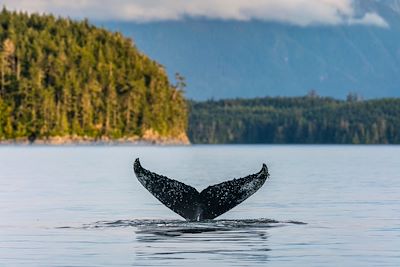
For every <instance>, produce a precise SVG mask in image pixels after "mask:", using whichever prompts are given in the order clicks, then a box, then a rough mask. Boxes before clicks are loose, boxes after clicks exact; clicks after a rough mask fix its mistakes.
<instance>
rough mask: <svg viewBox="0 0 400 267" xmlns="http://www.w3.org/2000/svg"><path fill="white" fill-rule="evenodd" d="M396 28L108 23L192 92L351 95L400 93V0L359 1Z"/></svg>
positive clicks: (205, 95)
mask: <svg viewBox="0 0 400 267" xmlns="http://www.w3.org/2000/svg"><path fill="white" fill-rule="evenodd" d="M355 6H356V11H358V12H361V13H363V12H364V13H365V12H376V13H377V14H379V15H380V16H381V17H383V18H384V19H385V20H386V21H387V23H388V24H389V27H388V28H384V27H376V26H366V25H340V26H323V25H313V26H308V27H301V26H295V25H289V24H283V23H277V22H263V21H249V22H240V21H222V20H205V19H190V18H188V19H186V20H185V21H165V22H152V23H140V24H139V23H126V22H125V23H123V22H107V23H105V22H103V23H100V24H103V25H104V26H105V27H107V28H109V29H112V30H119V31H121V32H123V33H125V34H127V35H129V36H131V37H132V38H133V39H134V41H135V43H136V44H137V46H138V47H139V48H140V49H141V50H143V51H145V52H146V54H149V55H150V56H151V57H152V58H155V59H156V60H157V61H158V62H160V63H161V64H163V65H164V66H165V67H166V69H167V72H168V74H169V76H170V77H173V75H174V73H175V72H179V73H181V74H182V75H183V76H184V77H186V79H187V85H188V86H187V89H186V90H187V94H186V95H187V97H189V98H192V99H196V100H205V99H210V98H215V99H221V98H234V97H246V98H251V97H262V96H299V95H304V94H306V93H307V91H309V90H312V89H314V90H316V91H318V93H319V94H320V95H325V96H333V97H337V98H345V97H346V95H347V94H348V93H349V92H356V93H358V94H360V95H362V96H364V97H365V98H375V97H398V96H400V90H399V88H398V86H397V85H398V84H400V46H399V43H400V37H397V36H400V15H399V11H400V9H398V7H400V2H399V1H395V0H392V1H378V0H366V1H355Z"/></svg>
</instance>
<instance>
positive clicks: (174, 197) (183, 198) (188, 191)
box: [133, 159, 269, 221]
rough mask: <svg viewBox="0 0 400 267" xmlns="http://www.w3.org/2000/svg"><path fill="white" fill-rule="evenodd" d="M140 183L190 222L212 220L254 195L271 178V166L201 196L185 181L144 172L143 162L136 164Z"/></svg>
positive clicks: (215, 187) (214, 188)
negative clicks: (269, 170)
mask: <svg viewBox="0 0 400 267" xmlns="http://www.w3.org/2000/svg"><path fill="white" fill-rule="evenodd" d="M133 169H134V171H135V174H136V177H137V178H138V180H139V182H140V183H141V184H142V185H143V186H144V187H145V188H146V189H147V190H148V191H149V192H150V193H151V194H153V195H154V196H155V197H156V198H157V199H158V200H159V201H160V202H161V203H163V204H164V205H165V206H167V207H168V208H170V209H171V210H172V211H174V212H175V213H177V214H179V215H180V216H182V217H183V218H185V219H186V220H188V221H201V220H211V219H214V218H216V217H218V216H220V215H221V214H223V213H225V212H227V211H228V210H230V209H232V208H234V207H235V206H237V205H238V204H240V203H242V202H243V201H244V200H246V199H247V198H249V197H250V196H251V195H253V194H254V193H255V192H256V191H257V190H258V189H260V188H261V187H262V185H263V184H264V183H265V181H266V180H267V178H268V177H269V173H268V168H267V165H265V164H263V166H262V169H261V171H259V172H258V173H256V174H252V175H249V176H246V177H243V178H239V179H233V180H230V181H226V182H222V183H219V184H216V185H212V186H209V187H207V188H206V189H204V190H203V191H201V192H200V193H199V192H198V191H197V190H196V189H195V188H193V187H191V186H189V185H186V184H184V183H182V182H179V181H176V180H173V179H170V178H167V177H165V176H163V175H159V174H156V173H153V172H150V171H148V170H146V169H144V168H143V167H142V166H141V164H140V161H139V159H136V160H135V162H134V164H133Z"/></svg>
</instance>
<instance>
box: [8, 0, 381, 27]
mask: <svg viewBox="0 0 400 267" xmlns="http://www.w3.org/2000/svg"><path fill="white" fill-rule="evenodd" d="M0 4H2V5H4V6H6V7H7V8H9V9H14V10H23V11H28V12H39V13H54V14H57V15H61V16H69V17H73V18H84V17H87V18H89V19H95V20H126V21H136V22H149V21H164V20H180V19H184V18H186V17H204V18H210V19H223V20H240V21H248V20H252V19H257V20H263V21H276V22H282V23H289V24H294V25H299V26H308V25H354V24H359V25H374V26H378V27H388V24H387V22H386V21H385V20H384V19H383V18H382V17H380V16H379V15H378V14H377V13H366V14H363V15H362V16H361V17H360V16H356V12H355V10H354V6H353V0H113V1H108V0H107V1H105V0H75V1H71V0H70V1H66V0H18V1H16V0H0Z"/></svg>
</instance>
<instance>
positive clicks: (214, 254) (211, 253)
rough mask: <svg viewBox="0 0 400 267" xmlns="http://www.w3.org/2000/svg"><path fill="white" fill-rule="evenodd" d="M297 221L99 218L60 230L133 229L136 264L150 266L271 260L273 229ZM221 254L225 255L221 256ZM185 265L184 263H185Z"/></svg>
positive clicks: (300, 223)
mask: <svg viewBox="0 0 400 267" xmlns="http://www.w3.org/2000/svg"><path fill="white" fill-rule="evenodd" d="M305 224H306V223H304V222H298V221H277V220H272V219H265V218H262V219H246V220H209V221H201V222H186V221H182V220H116V221H98V222H95V223H91V224H84V225H82V226H80V227H69V226H64V227H58V228H59V229H88V230H103V229H115V228H132V229H133V230H134V233H135V238H136V241H137V243H136V245H135V249H134V252H135V256H136V257H135V258H136V263H137V264H139V263H140V265H142V263H144V262H145V263H146V264H143V265H148V266H160V265H169V264H170V263H171V264H172V263H173V265H177V260H178V262H179V260H183V262H185V261H191V260H196V259H197V260H198V259H199V258H205V259H216V260H218V258H220V259H222V258H224V259H225V264H227V258H228V259H229V260H228V262H231V264H232V265H237V264H236V263H237V262H235V261H237V260H240V262H241V263H242V264H251V262H253V263H257V264H260V263H262V262H265V261H267V260H268V252H269V251H270V250H271V248H270V247H269V245H268V236H269V233H268V230H269V229H270V228H276V227H285V226H291V225H292V226H294V225H305ZM221 257H222V258H221ZM182 264H183V263H182Z"/></svg>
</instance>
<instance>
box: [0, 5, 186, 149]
mask: <svg viewBox="0 0 400 267" xmlns="http://www.w3.org/2000/svg"><path fill="white" fill-rule="evenodd" d="M186 127H187V107H186V100H185V99H184V96H183V93H182V90H181V88H179V87H178V86H175V85H172V84H171V83H170V82H169V80H168V77H167V75H166V72H165V70H164V68H163V67H162V66H161V65H160V64H158V63H157V62H155V61H153V60H151V59H149V58H148V57H147V56H146V55H144V54H142V53H141V52H139V51H138V49H137V48H136V47H135V45H134V43H133V41H132V40H131V39H128V38H125V37H124V36H122V35H121V34H120V33H114V32H109V31H107V30H104V29H101V28H98V27H95V26H93V25H91V24H90V23H89V22H88V21H87V20H83V21H73V20H71V19H68V18H56V17H54V16H52V15H38V14H26V13H20V12H10V11H7V10H6V9H4V8H3V10H2V11H1V12H0V142H8V141H10V140H11V141H20V142H24V141H27V140H29V141H31V142H33V141H37V140H40V141H45V140H59V141H60V140H61V141H62V140H75V141H80V140H87V141H96V140H103V141H109V140H126V141H131V140H142V139H146V140H147V139H148V140H151V141H158V140H170V139H171V140H173V139H176V140H177V141H178V142H187V137H186Z"/></svg>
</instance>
